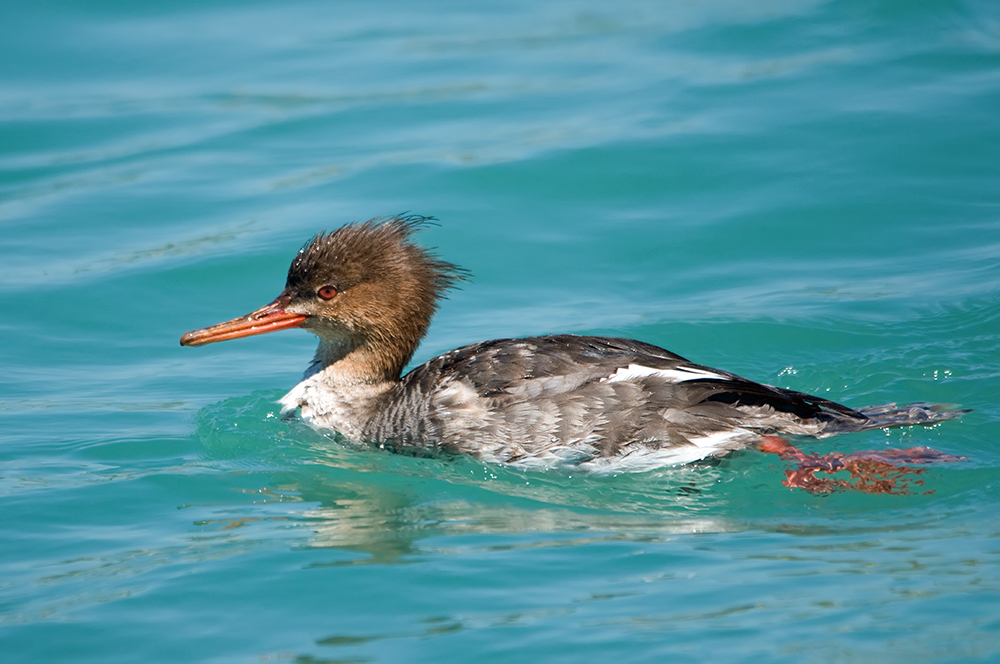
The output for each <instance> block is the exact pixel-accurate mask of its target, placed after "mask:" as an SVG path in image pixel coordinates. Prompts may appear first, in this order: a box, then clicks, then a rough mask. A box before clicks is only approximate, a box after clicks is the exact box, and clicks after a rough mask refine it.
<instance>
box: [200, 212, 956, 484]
mask: <svg viewBox="0 0 1000 664" xmlns="http://www.w3.org/2000/svg"><path fill="white" fill-rule="evenodd" d="M427 219H428V218H425V217H416V216H406V217H394V218H390V219H373V220H371V221H368V222H365V223H361V224H350V225H347V226H344V227H343V228H340V229H339V230H336V231H334V232H332V233H321V234H319V235H317V236H316V237H315V238H313V239H312V240H311V241H310V242H309V243H308V244H306V245H305V246H304V247H303V248H302V249H301V250H300V251H299V253H298V255H297V256H296V257H295V259H294V260H293V261H292V264H291V267H290V268H289V270H288V280H287V282H286V284H285V289H284V290H283V291H282V292H281V294H280V295H279V296H278V297H277V298H276V299H275V300H274V301H273V302H271V303H270V304H268V305H265V306H264V307H261V308H260V309H258V310H256V311H254V312H252V313H250V314H247V315H246V316H243V317H241V318H236V319H234V320H231V321H228V322H226V323H220V324H218V325H215V326H212V327H208V328H204V329H201V330H195V331H193V332H188V333H187V334H185V335H184V336H183V337H181V345H183V346H201V345H204V344H209V343H214V342H216V341H225V340H228V339H236V338H239V337H248V336H251V335H255V334H264V333H266V332H273V331H275V330H284V329H287V328H293V327H301V328H304V329H306V330H309V331H310V332H312V333H313V334H315V335H316V336H318V337H319V348H318V349H317V351H316V356H315V358H314V359H313V361H312V364H311V365H310V366H309V369H308V370H307V371H306V373H305V376H304V377H303V380H302V382H300V383H299V384H298V385H297V386H296V387H295V388H294V389H293V390H292V391H291V392H289V393H288V394H287V395H286V396H285V397H284V398H282V399H281V404H282V407H283V412H285V413H288V412H291V411H294V410H295V409H300V410H301V414H302V416H303V417H304V418H306V419H307V420H309V421H310V422H311V423H312V425H313V426H316V427H319V428H323V429H333V430H336V431H338V432H340V433H341V434H342V435H343V436H345V437H346V438H348V439H350V440H352V441H364V442H368V443H374V444H377V445H381V446H383V447H386V448H389V449H393V450H396V451H404V450H411V451H419V450H428V451H440V452H450V453H464V454H470V455H472V456H475V457H478V458H479V459H482V460H484V461H491V462H501V463H512V464H518V465H522V466H555V465H567V464H572V465H579V466H583V467H584V468H589V469H593V470H601V469H607V470H623V471H628V470H631V471H641V470H648V469H651V468H654V467H658V466H664V465H676V464H683V463H688V462H692V461H696V460H699V459H703V458H706V457H709V456H713V455H719V454H724V453H726V452H728V451H730V450H735V449H740V448H745V447H748V446H752V445H757V444H760V443H761V441H766V440H768V438H767V437H772V436H782V435H804V436H812V437H816V438H823V437H826V436H832V435H834V434H838V433H846V432H851V431H864V430H867V429H878V428H886V427H899V426H909V425H913V424H923V425H928V424H934V423H936V422H940V421H942V420H947V419H951V418H953V417H956V416H957V415H959V414H961V413H962V412H966V411H957V410H944V409H943V408H942V407H941V406H937V405H931V404H923V403H918V404H911V405H907V406H901V407H897V406H896V405H895V404H889V405H886V406H877V407H870V408H860V409H857V410H855V409H852V408H848V407H847V406H842V405H840V404H838V403H834V402H832V401H829V400H827V399H823V398H821V397H816V396H811V395H808V394H803V393H801V392H793V391H791V390H785V389H781V388H778V387H771V386H769V385H763V384H760V383H755V382H753V381H750V380H747V379H746V378H741V377H740V376H737V375H735V374H731V373H729V372H727V371H721V370H719V369H713V368H711V367H706V366H703V365H700V364H695V363H693V362H689V361H688V360H686V359H684V358H683V357H681V356H679V355H675V354H674V353H671V352H669V351H666V350H663V349H662V348H658V347H656V346H653V345H651V344H647V343H643V342H641V341H633V340H631V339H618V338H606V337H585V336H573V335H556V336H543V337H528V338H524V339H497V340H494V341H485V342H482V343H478V344H474V345H471V346H465V347H463V348H459V349H457V350H453V351H451V352H449V353H445V354H444V355H441V356H439V357H436V358H434V359H432V360H430V361H429V362H427V363H426V364H423V365H421V366H419V367H417V368H416V369H413V370H412V371H410V372H409V373H408V374H406V375H405V376H402V371H403V368H404V366H405V365H406V363H407V362H408V361H409V360H410V357H411V356H412V355H413V352H414V351H415V350H416V348H417V345H418V344H419V343H420V340H421V339H422V338H423V336H424V334H425V332H426V331H427V328H428V326H429V325H430V321H431V316H432V315H433V313H434V311H435V308H436V305H437V301H438V299H439V298H440V297H441V296H442V294H443V292H444V291H445V290H447V289H448V288H449V287H451V286H452V285H453V284H454V283H455V281H456V280H459V279H461V278H463V277H464V272H463V271H462V270H461V269H460V268H458V267H456V266H455V265H452V264H451V263H447V262H444V261H442V260H439V259H438V258H436V257H435V256H433V255H432V254H430V253H429V252H428V251H427V250H425V249H423V248H421V247H419V246H417V245H416V244H414V243H413V242H412V238H411V236H412V234H413V233H414V231H416V230H417V229H418V228H419V227H420V226H421V224H423V223H424V222H425V221H427ZM401 376H402V377H401Z"/></svg>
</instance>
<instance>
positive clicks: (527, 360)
mask: <svg viewBox="0 0 1000 664" xmlns="http://www.w3.org/2000/svg"><path fill="white" fill-rule="evenodd" d="M393 392H394V394H392V393H390V394H389V395H387V397H388V398H387V400H386V404H387V407H386V408H385V409H384V410H383V411H382V412H381V413H380V414H379V416H377V417H376V418H375V420H373V422H372V423H371V426H370V427H369V428H368V430H367V431H366V436H365V437H366V438H368V439H369V440H376V441H392V442H394V443H396V444H398V445H400V446H403V447H424V448H426V447H434V448H441V449H445V450H448V451H452V452H461V453H471V454H474V455H476V456H479V457H483V458H488V459H491V460H498V461H518V460H520V459H523V458H533V457H539V456H547V457H555V458H565V459H566V460H577V461H578V460H586V459H588V458H594V457H613V456H619V455H622V454H627V453H629V451H630V450H631V449H632V448H633V447H634V446H636V445H641V446H643V447H645V448H650V447H654V448H670V447H684V446H691V445H695V446H698V445H704V444H706V441H709V442H712V443H713V444H715V443H720V444H721V447H722V448H732V447H742V446H743V445H745V444H746V442H748V441H749V440H752V439H756V437H758V436H759V435H764V434H770V433H783V434H804V435H813V436H825V435H830V434H832V433H839V432H841V431H848V430H858V429H862V428H867V427H866V424H870V422H871V421H870V420H869V418H867V417H866V416H865V415H862V414H861V413H858V412H857V411H854V410H852V409H850V408H847V407H845V406H842V405H840V404H837V403H834V402H832V401H828V400H826V399H822V398H820V397H814V396H810V395H807V394H803V393H800V392H793V391H790V390H783V389H780V388H775V387H771V386H768V385H762V384H760V383H755V382H753V381H749V380H747V379H745V378H742V377H740V376H737V375H735V374H731V373H729V372H725V371H720V370H717V369H712V368H710V367H705V366H702V365H698V364H694V363H692V362H689V361H687V360H685V359H684V358H683V357H681V356H679V355H676V354H674V353H671V352H669V351H666V350H664V349H662V348H658V347H656V346H653V345H651V344H646V343H643V342H640V341H634V340H630V339H617V338H606V337H580V336H573V335H559V336H546V337H530V338H525V339H498V340H494V341H488V342H484V343H480V344H475V345H472V346H466V347H463V348H459V349H457V350H454V351H452V352H450V353H446V354H445V355H442V356H440V357H437V358H435V359H433V360H431V361H430V362H428V363H426V364H424V365H422V366H420V367H418V368H416V369H414V370H413V371H412V372H410V373H409V374H407V375H406V376H405V377H404V378H403V380H402V381H401V383H400V385H399V386H398V387H397V388H396V389H395V390H393ZM390 403H392V404H393V405H392V406H389V405H388V404H390ZM734 432H735V433H734Z"/></svg>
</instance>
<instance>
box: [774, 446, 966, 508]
mask: <svg viewBox="0 0 1000 664" xmlns="http://www.w3.org/2000/svg"><path fill="white" fill-rule="evenodd" d="M759 449H760V450H761V451H762V452H766V453H769V454H777V455H778V456H779V457H780V458H782V459H784V460H785V461H795V462H797V463H798V467H797V468H793V469H792V470H786V471H785V476H786V477H787V479H786V480H784V481H783V482H782V484H784V485H785V486H787V487H789V488H792V489H803V490H805V491H809V492H810V493H832V492H834V491H860V492H862V493H882V494H889V495H894V496H903V495H908V494H911V493H914V491H911V489H912V488H915V487H922V486H924V481H923V480H922V479H920V476H921V475H923V474H924V473H925V472H926V471H927V468H914V467H912V466H905V465H902V464H904V463H920V464H926V463H949V462H954V461H962V460H963V459H964V457H960V456H955V455H953V454H945V453H944V452H938V451H937V450H934V449H931V448H929V447H910V448H908V449H905V450H899V449H888V450H870V451H865V452H852V453H851V454H842V453H840V452H831V453H829V454H808V453H806V452H802V451H801V450H799V449H797V448H796V447H794V446H793V445H792V444H791V443H789V442H788V441H787V440H785V439H784V438H779V437H777V436H764V439H763V440H762V441H761V443H760V445H759ZM839 472H846V473H847V474H848V475H849V476H850V479H847V478H845V477H819V476H818V474H819V473H823V474H827V475H832V474H834V473H839ZM923 493H925V494H928V493H934V491H933V490H929V491H923Z"/></svg>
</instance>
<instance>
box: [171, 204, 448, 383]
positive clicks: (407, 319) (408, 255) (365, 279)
mask: <svg viewBox="0 0 1000 664" xmlns="http://www.w3.org/2000/svg"><path fill="white" fill-rule="evenodd" d="M428 219H429V218H427V217H418V216H406V217H393V218H389V219H372V220H371V221H367V222H365V223H363V224H349V225H347V226H344V227H343V228H340V229H338V230H336V231H333V232H332V233H320V234H319V235H317V236H316V237H315V238H313V239H312V240H311V241H310V242H309V243H307V244H306V245H305V246H304V247H303V248H302V249H301V250H299V253H298V255H297V256H296V257H295V259H294V260H293V261H292V264H291V266H290V267H289V268H288V279H287V281H286V282H285V289H284V290H283V291H282V292H281V294H280V295H279V296H278V297H277V298H276V299H275V300H274V301H273V302H271V303H270V304H268V305H266V306H264V307H261V308H260V309H258V310H256V311H254V312H252V313H250V314H247V315H246V316H243V317H241V318H236V319H234V320H231V321H228V322H225V323H220V324H218V325H214V326H212V327H208V328H204V329H202V330H195V331H193V332H188V333H187V334H185V335H184V336H183V337H181V345H182V346H201V345H204V344H210V343H214V342H216V341H225V340H228V339H236V338H240V337H248V336H252V335H255V334H264V333H266V332H273V331H275V330H283V329H287V328H291V327H301V328H304V329H307V330H309V331H310V332H312V333H313V334H315V335H317V336H318V337H319V338H320V339H321V342H320V348H319V351H318V352H317V355H318V357H319V358H320V359H321V360H323V362H324V363H325V364H330V363H333V362H337V361H340V360H346V361H345V364H344V369H345V370H347V371H349V372H350V374H351V375H352V376H353V378H354V379H357V380H360V381H370V380H396V379H398V378H399V375H400V373H401V372H402V370H403V367H404V366H405V365H406V363H407V362H408V361H409V360H410V357H411V356H412V355H413V352H414V351H415V350H416V348H417V345H418V344H419V343H420V339H421V338H423V336H424V334H425V333H426V332H427V327H428V326H429V325H430V321H431V316H432V315H433V314H434V311H435V308H436V306H437V301H438V299H439V298H440V297H441V296H442V294H443V293H444V291H445V290H447V289H448V288H449V287H451V286H452V285H454V283H455V281H456V280H459V279H462V278H464V276H465V273H464V272H463V271H462V270H461V269H460V268H458V267H456V266H455V265H452V264H451V263H447V262H445V261H441V260H438V259H437V258H435V257H434V256H433V255H431V254H430V253H429V252H428V251H427V250H426V249H423V248H421V247H419V246H417V245H415V244H413V243H412V242H411V240H410V236H411V234H412V233H414V232H415V231H416V230H418V229H419V228H420V227H421V225H423V224H424V223H425V222H426V221H428Z"/></svg>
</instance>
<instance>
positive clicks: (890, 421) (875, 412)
mask: <svg viewBox="0 0 1000 664" xmlns="http://www.w3.org/2000/svg"><path fill="white" fill-rule="evenodd" d="M857 410H858V412H859V413H861V414H862V415H864V416H865V417H867V418H868V419H869V420H871V422H870V423H867V424H866V426H865V427H864V428H865V429H888V428H891V427H908V426H913V425H915V424H920V425H923V426H931V425H933V424H937V423H938V422H944V421H945V420H952V419H955V418H956V417H959V416H960V415H964V414H965V413H968V412H970V410H969V409H955V408H952V407H951V406H950V405H948V404H943V403H923V402H920V403H911V404H906V405H905V406H897V405H896V404H894V403H887V404H885V405H884V406H868V407H866V408H858V409H857Z"/></svg>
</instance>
